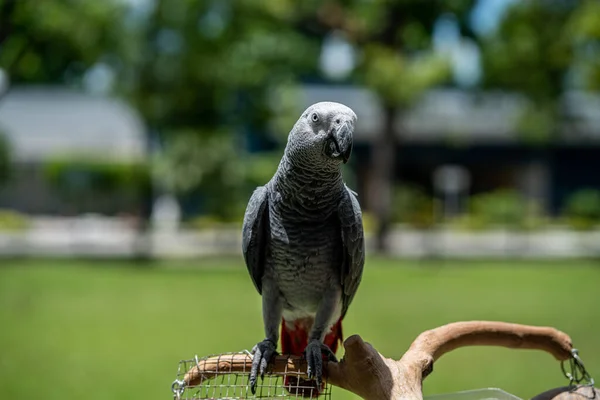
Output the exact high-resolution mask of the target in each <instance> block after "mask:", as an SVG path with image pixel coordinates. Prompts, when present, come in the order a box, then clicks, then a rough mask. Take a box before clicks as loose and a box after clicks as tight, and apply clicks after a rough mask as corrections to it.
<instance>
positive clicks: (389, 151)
mask: <svg viewBox="0 0 600 400" xmlns="http://www.w3.org/2000/svg"><path fill="white" fill-rule="evenodd" d="M396 110H397V108H396V107H391V106H386V107H384V116H383V120H384V124H383V132H381V134H380V135H379V137H378V138H377V140H376V142H375V145H374V146H373V150H372V161H371V163H372V164H371V165H372V176H373V183H372V186H371V190H370V195H371V196H370V197H371V199H370V203H371V207H372V209H373V212H374V214H375V218H376V221H377V231H376V238H375V240H376V242H375V245H376V248H377V251H380V252H383V253H385V252H387V251H388V250H389V248H388V240H387V239H388V234H389V231H390V225H391V211H392V208H391V199H392V188H393V182H394V169H395V160H396V128H395V126H394V121H395V116H396Z"/></svg>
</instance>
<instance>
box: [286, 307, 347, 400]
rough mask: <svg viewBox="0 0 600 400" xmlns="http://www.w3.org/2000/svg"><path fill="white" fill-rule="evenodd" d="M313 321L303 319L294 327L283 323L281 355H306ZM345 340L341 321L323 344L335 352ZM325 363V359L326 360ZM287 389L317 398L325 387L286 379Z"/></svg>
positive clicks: (296, 379)
mask: <svg viewBox="0 0 600 400" xmlns="http://www.w3.org/2000/svg"><path fill="white" fill-rule="evenodd" d="M312 322H313V321H312V320H308V319H301V320H296V321H294V325H293V326H288V325H287V324H286V323H285V320H283V321H282V322H281V353H282V354H291V355H295V356H302V355H304V349H305V348H306V346H307V345H308V332H309V331H310V328H311V326H312ZM343 340H344V337H343V334H342V320H341V319H339V320H338V321H337V322H336V323H335V324H334V325H333V326H332V327H331V331H330V332H329V333H328V334H327V335H326V336H325V340H323V342H324V343H325V344H326V345H327V346H328V347H329V348H330V349H331V351H333V352H334V353H335V352H336V351H337V348H338V344H339V343H340V342H342V341H343ZM324 361H325V359H324ZM284 384H285V388H286V389H287V390H288V391H289V392H290V393H292V394H296V395H300V396H303V397H317V396H318V395H319V393H320V392H321V391H322V390H323V385H321V387H317V383H316V381H314V380H306V379H302V378H294V377H289V376H288V377H286V378H285V382H284Z"/></svg>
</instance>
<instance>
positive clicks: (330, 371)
mask: <svg viewBox="0 0 600 400" xmlns="http://www.w3.org/2000/svg"><path fill="white" fill-rule="evenodd" d="M477 345H482V346H503V347H509V348H514V349H535V350H543V351H546V352H548V353H550V354H552V355H553V356H554V358H556V359H557V360H559V361H564V360H568V359H569V358H571V356H572V353H571V350H572V349H573V346H572V344H571V338H570V337H569V336H568V335H567V334H565V333H563V332H560V331H558V330H556V329H554V328H549V327H535V326H527V325H519V324H510V323H505V322H488V321H470V322H456V323H452V324H448V325H444V326H441V327H438V328H435V329H432V330H429V331H426V332H423V333H421V334H420V335H419V336H418V337H417V338H416V340H415V341H414V342H413V343H412V345H411V346H410V348H409V349H408V351H407V352H406V353H405V354H404V355H403V356H402V358H401V359H400V360H398V361H396V360H392V359H389V358H387V357H384V356H383V355H381V354H380V353H379V352H377V350H375V349H374V348H373V347H372V346H371V345H370V344H368V343H366V342H364V341H363V340H362V339H361V337H360V336H358V335H353V336H350V337H349V338H348V339H346V341H345V342H344V348H345V350H346V352H345V355H344V358H343V359H342V360H340V362H339V363H336V362H329V363H328V364H327V366H326V374H327V380H328V382H329V383H331V384H332V385H334V386H338V387H341V388H344V389H346V390H349V391H350V392H353V393H355V394H357V395H359V396H360V397H362V398H364V399H367V400H370V399H377V400H382V399H395V400H401V399H410V400H419V399H422V398H423V394H422V383H423V379H424V378H425V377H427V375H429V374H430V373H431V372H432V370H433V364H434V362H435V361H436V360H438V359H439V358H440V357H441V356H442V355H444V354H445V353H447V352H449V351H452V350H454V349H457V348H459V347H464V346H477ZM251 365H252V357H251V356H250V355H245V354H236V355H230V356H218V357H212V358H209V359H207V360H202V361H201V362H200V363H199V364H198V365H197V366H195V367H193V368H192V369H191V370H190V371H188V373H187V374H186V375H185V377H184V381H185V383H186V385H188V386H195V385H198V384H200V383H201V382H202V381H203V380H204V379H210V378H212V377H214V376H215V375H216V373H217V372H220V373H223V372H225V371H228V372H237V373H245V372H248V373H249V371H250V367H251ZM270 371H271V372H272V373H279V374H282V373H293V374H294V375H296V374H298V375H299V376H306V363H305V361H304V360H303V359H302V358H301V357H288V356H277V357H276V359H275V360H274V362H273V363H272V364H271V366H270ZM582 389H589V388H582ZM563 392H564V390H563ZM556 393H557V394H558V392H556ZM568 395H569V393H562V394H558V396H563V397H556V398H557V399H558V398H560V399H564V400H566V399H568V398H569V397H564V396H568ZM540 396H541V395H540ZM539 398H540V399H542V398H543V399H552V398H554V395H552V397H539ZM573 398H575V397H573Z"/></svg>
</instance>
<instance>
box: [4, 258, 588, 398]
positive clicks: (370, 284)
mask: <svg viewBox="0 0 600 400" xmlns="http://www.w3.org/2000/svg"><path fill="white" fill-rule="evenodd" d="M599 284H600V265H599V264H598V263H594V262H592V261H562V262H558V261H553V262H544V261H426V262H423V261H421V262H419V261H399V260H388V259H377V258H372V259H371V260H370V261H368V264H367V266H366V270H365V274H364V277H363V283H362V285H361V288H360V289H359V293H358V295H357V296H356V299H355V301H354V303H353V304H352V307H351V309H350V311H349V313H348V315H347V318H346V321H345V325H344V332H345V334H346V336H349V335H351V334H354V333H359V334H360V335H361V336H362V337H363V338H364V339H365V340H367V341H369V342H371V343H372V344H373V345H374V346H375V347H376V348H377V349H378V350H379V351H380V352H381V353H383V354H385V355H387V356H388V357H392V358H399V357H400V356H401V355H402V353H403V352H404V351H405V350H406V349H407V347H408V346H409V345H410V343H411V341H412V340H413V339H414V338H415V337H416V336H417V335H418V334H419V333H420V332H421V331H424V330H427V329H430V328H433V327H435V326H439V325H442V324H445V323H448V322H452V321H459V320H473V319H486V320H503V321H509V322H516V323H524V324H533V325H550V326H554V327H557V328H559V329H561V330H564V331H565V332H567V333H568V334H570V335H571V337H572V338H573V341H574V344H575V346H576V347H578V348H579V349H580V354H581V356H582V358H583V360H584V361H585V362H586V366H587V367H588V368H589V370H590V372H591V373H592V375H594V373H595V374H596V376H597V377H600V334H599V332H600V308H599V307H600V290H599V289H600V288H599V286H600V285H599ZM262 338H263V332H262V320H261V310H260V297H259V296H258V294H257V293H256V292H255V289H254V287H253V285H252V283H251V281H250V278H249V277H248V275H247V272H246V270H245V267H244V266H243V262H242V260H241V259H238V258H223V259H205V260H195V261H193V262H192V261H189V262H163V263H157V264H152V266H151V267H148V268H146V267H141V266H136V265H135V264H134V263H130V262H125V261H123V262H120V261H112V262H92V261H64V260H50V261H47V260H46V261H42V260H25V261H9V260H2V261H1V267H0V398H2V399H33V398H39V397H43V398H45V399H47V400H51V399H61V400H63V399H66V398H68V399H77V398H85V399H86V400H92V399H167V398H171V393H170V384H171V382H172V381H173V379H174V378H175V374H176V372H177V366H178V362H179V360H180V359H187V358H192V357H193V356H194V355H195V354H198V355H200V356H202V355H209V354H214V353H220V352H227V351H238V350H242V349H250V348H251V347H252V346H253V345H254V344H255V343H256V342H257V341H258V340H260V339H262ZM565 383H566V380H565V379H564V378H563V376H562V375H561V372H560V365H559V363H558V362H556V361H554V359H553V358H552V357H551V356H550V355H548V354H545V353H541V352H536V351H516V350H508V349H497V348H483V347H478V348H468V349H460V350H457V351H455V352H453V353H450V354H448V355H446V356H444V357H443V358H442V359H441V360H440V361H439V362H438V363H436V365H435V368H434V373H433V374H432V375H431V376H430V377H429V378H427V380H426V381H425V385H424V390H425V393H426V394H433V393H443V392H451V391H457V390H466V389H474V388H480V387H489V386H493V387H501V388H503V389H505V390H507V391H510V392H513V393H515V394H517V395H519V396H521V397H523V398H528V397H531V396H533V395H535V394H537V393H539V392H542V391H544V390H546V389H549V388H551V387H556V386H561V385H563V384H565ZM333 396H334V398H335V399H345V398H353V396H351V395H350V394H347V393H346V392H344V391H342V390H341V389H335V388H334V394H333Z"/></svg>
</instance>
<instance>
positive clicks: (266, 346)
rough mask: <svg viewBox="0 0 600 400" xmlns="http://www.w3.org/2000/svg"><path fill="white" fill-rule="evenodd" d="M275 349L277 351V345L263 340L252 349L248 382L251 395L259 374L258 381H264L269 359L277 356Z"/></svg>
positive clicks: (253, 392) (254, 391) (254, 390)
mask: <svg viewBox="0 0 600 400" xmlns="http://www.w3.org/2000/svg"><path fill="white" fill-rule="evenodd" d="M275 349H277V345H276V344H275V342H273V341H272V340H270V339H265V340H263V341H262V342H259V343H258V344H257V345H256V346H254V347H253V348H252V355H253V357H252V368H251V369H250V379H249V380H248V383H249V385H250V391H251V392H252V394H255V393H256V383H257V381H258V375H259V374H260V379H264V376H265V372H266V371H267V366H268V365H269V362H270V361H271V358H273V356H275V355H277V352H276V351H275Z"/></svg>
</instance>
